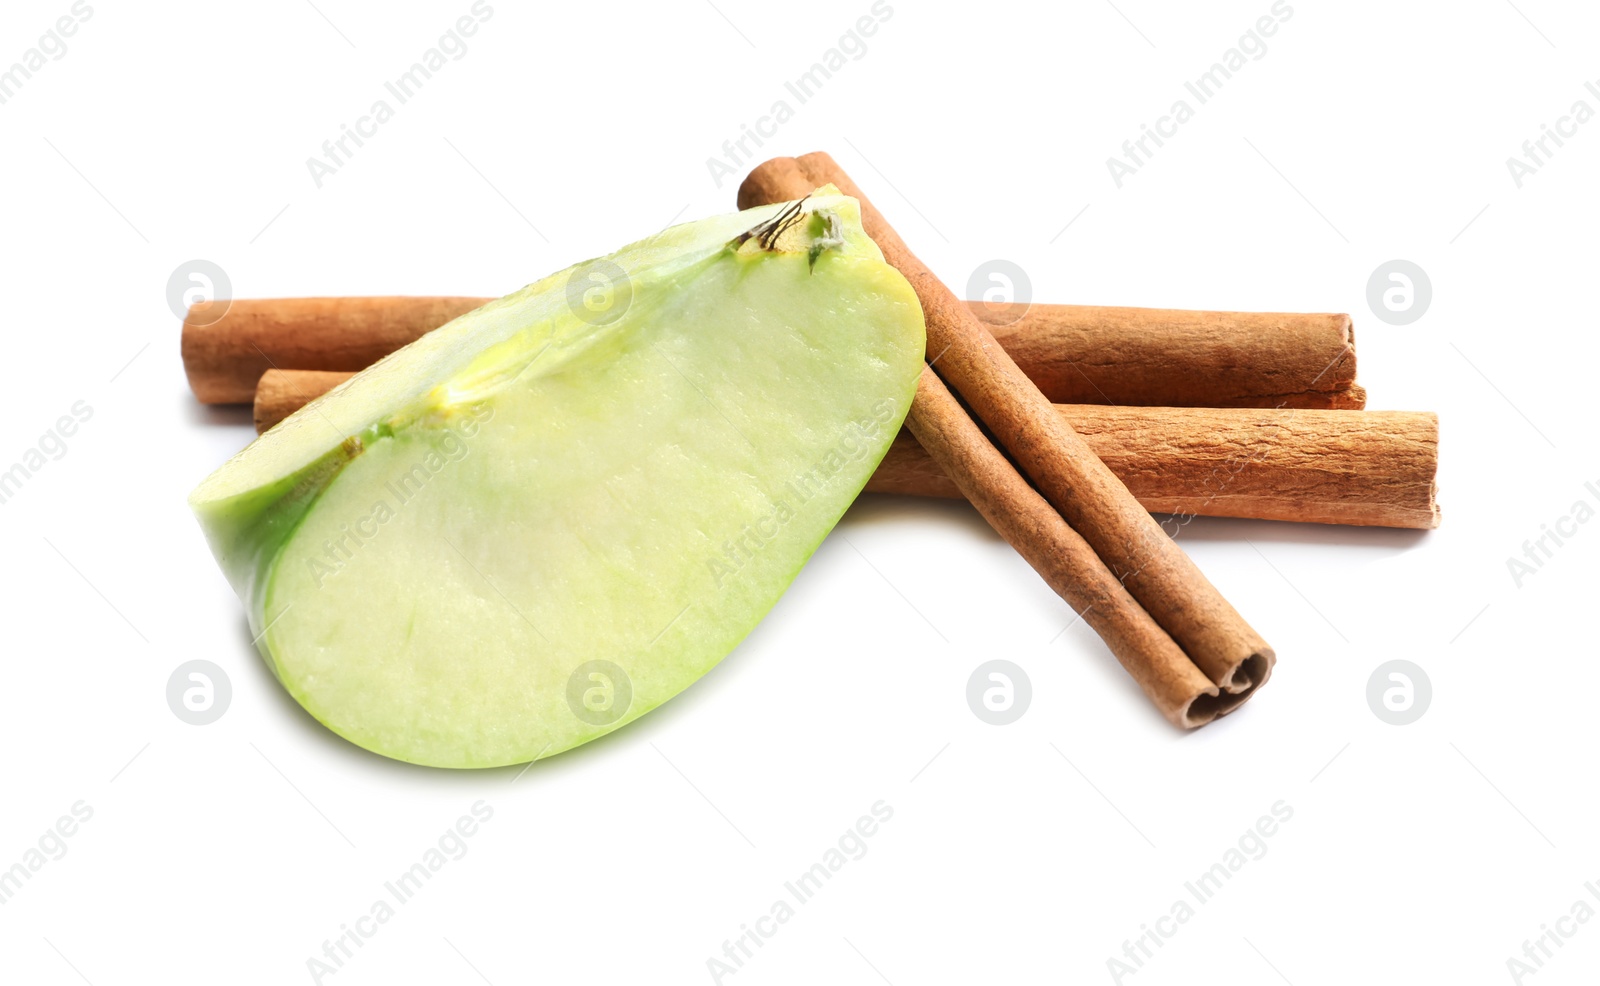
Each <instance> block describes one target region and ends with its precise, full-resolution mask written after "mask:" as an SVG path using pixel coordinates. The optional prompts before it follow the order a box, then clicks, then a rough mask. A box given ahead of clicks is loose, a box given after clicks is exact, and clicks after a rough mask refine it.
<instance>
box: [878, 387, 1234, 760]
mask: <svg viewBox="0 0 1600 986" xmlns="http://www.w3.org/2000/svg"><path fill="white" fill-rule="evenodd" d="M955 403H956V401H955V397H954V396H953V395H952V394H951V393H950V391H949V390H948V389H946V387H945V384H944V381H943V380H941V379H939V375H938V374H936V373H934V372H933V369H932V368H931V367H923V370H922V376H921V377H920V378H919V379H918V380H917V397H916V400H915V401H913V402H912V404H911V413H910V414H909V415H907V417H906V427H908V428H909V429H910V430H911V431H912V432H913V433H914V434H915V435H916V436H917V440H918V441H919V442H921V443H922V445H923V447H924V448H926V449H927V452H928V456H929V458H930V459H931V460H932V461H933V462H934V463H936V464H937V466H938V468H939V469H940V470H941V471H942V472H944V473H945V474H946V475H948V476H949V477H950V479H951V481H952V482H953V483H954V484H955V485H956V486H957V487H958V488H959V490H960V492H961V494H962V495H963V496H965V497H966V498H967V499H968V500H970V501H971V502H972V505H973V506H975V507H977V508H978V512H979V513H980V514H982V515H983V517H984V519H985V520H987V521H988V522H989V524H990V525H991V526H993V527H994V529H995V530H996V531H997V532H999V534H1000V536H1001V537H1003V538H1005V539H1006V541H1008V542H1009V543H1010V544H1012V545H1013V546H1015V547H1016V549H1017V552H1018V553H1019V554H1021V555H1022V557H1023V558H1024V559H1025V560H1026V561H1027V562H1028V564H1029V565H1032V566H1033V570H1034V571H1036V572H1038V573H1039V574H1040V576H1042V577H1043V578H1044V580H1045V582H1046V583H1047V584H1048V585H1049V586H1050V588H1052V589H1054V590H1055V591H1056V593H1057V594H1058V595H1060V596H1061V598H1062V599H1065V600H1066V601H1067V604H1068V605H1069V606H1071V607H1072V608H1073V610H1074V611H1076V612H1077V613H1078V615H1079V616H1081V617H1082V618H1083V621H1084V622H1085V623H1087V624H1089V626H1090V627H1092V628H1093V629H1094V631H1095V632H1096V633H1098V634H1099V635H1100V639H1102V640H1104V641H1105V642H1106V647H1107V648H1109V649H1110V651H1111V653H1112V654H1113V655H1115V656H1116V658H1117V660H1118V662H1120V663H1121V664H1122V666H1123V667H1124V668H1125V669H1127V672H1128V673H1129V674H1130V675H1132V676H1133V679H1134V680H1135V681H1137V682H1138V683H1139V687H1140V688H1141V689H1142V690H1143V691H1144V693H1145V694H1146V695H1148V696H1149V697H1150V699H1151V701H1153V702H1154V703H1155V705H1156V708H1157V709H1160V710H1161V714H1162V715H1163V716H1165V717H1166V718H1167V721H1168V722H1171V723H1172V724H1173V725H1175V726H1179V727H1181V728H1184V729H1192V728H1194V727H1195V726H1203V725H1205V724H1206V723H1208V722H1210V721H1211V720H1212V719H1215V718H1216V717H1217V716H1219V715H1222V714H1224V713H1226V712H1229V711H1231V710H1232V709H1233V708H1234V707H1235V706H1237V705H1238V704H1239V703H1241V702H1243V701H1244V700H1245V699H1246V698H1247V697H1249V694H1250V690H1249V689H1226V690H1225V689H1222V688H1219V687H1218V686H1217V684H1216V683H1214V682H1212V681H1211V680H1210V679H1209V678H1207V677H1206V676H1205V675H1204V674H1202V673H1201V671H1200V669H1199V668H1198V667H1196V666H1195V663H1194V662H1193V661H1192V660H1190V659H1189V657H1188V656H1187V655H1185V654H1184V652H1183V650H1182V649H1181V648H1180V647H1179V646H1178V644H1177V643H1176V642H1175V641H1174V640H1173V639H1172V637H1171V635H1169V634H1168V633H1167V632H1166V631H1164V630H1163V629H1162V628H1161V627H1160V626H1159V625H1157V623H1156V622H1155V620H1153V619H1151V618H1150V614H1149V613H1147V612H1146V611H1145V609H1144V608H1143V607H1142V606H1140V605H1139V603H1138V601H1137V600H1135V599H1134V598H1133V596H1131V595H1129V593H1128V590H1127V588H1126V586H1125V583H1124V580H1122V579H1119V578H1118V577H1117V576H1116V575H1115V574H1113V573H1112V572H1111V570H1110V569H1109V568H1107V567H1106V564H1105V562H1104V561H1103V560H1102V559H1101V558H1100V556H1099V555H1098V554H1097V553H1096V552H1095V549H1094V548H1093V547H1092V546H1090V544H1089V543H1088V542H1087V541H1085V540H1084V539H1083V538H1082V537H1081V536H1079V534H1078V532H1077V531H1075V530H1073V529H1072V527H1071V526H1070V525H1069V524H1068V523H1067V522H1066V521H1065V520H1063V519H1062V517H1061V514H1060V513H1059V512H1058V511H1057V510H1056V509H1055V507H1053V506H1051V505H1050V504H1049V503H1048V502H1046V500H1045V498H1044V497H1042V496H1040V495H1039V493H1038V491H1037V490H1035V489H1034V488H1033V487H1032V486H1030V485H1028V482H1027V480H1025V479H1024V478H1023V477H1022V476H1021V474H1019V473H1018V472H1017V469H1016V467H1015V466H1013V465H1012V464H1011V462H1010V461H1009V460H1008V459H1007V458H1006V457H1005V456H1004V455H1002V454H1001V453H1000V450H999V449H997V448H995V447H994V445H993V444H992V443H991V442H990V441H989V439H988V437H987V436H986V435H984V433H983V431H982V430H981V429H980V428H979V427H978V425H977V423H976V422H974V421H973V420H972V418H970V417H968V416H967V415H966V414H947V413H944V411H943V408H945V407H947V406H949V405H951V404H955ZM957 406H959V405H957Z"/></svg>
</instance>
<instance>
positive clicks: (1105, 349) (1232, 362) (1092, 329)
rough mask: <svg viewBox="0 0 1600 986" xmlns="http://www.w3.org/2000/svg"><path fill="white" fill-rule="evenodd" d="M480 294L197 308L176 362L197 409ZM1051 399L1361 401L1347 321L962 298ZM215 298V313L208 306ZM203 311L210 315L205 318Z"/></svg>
mask: <svg viewBox="0 0 1600 986" xmlns="http://www.w3.org/2000/svg"><path fill="white" fill-rule="evenodd" d="M491 300H492V299H490V298H422V297H374V298H281V299H271V300H263V299H239V300H234V301H231V302H202V303H200V304H199V305H197V306H196V307H195V309H194V310H193V311H192V312H191V313H190V317H189V318H188V319H187V320H186V321H185V323H184V327H183V361H184V366H185V368H186V370H187V372H188V374H189V383H190V387H191V388H192V389H193V390H194V392H195V396H197V397H199V398H200V400H201V402H203V403H206V404H226V403H240V402H248V401H250V400H252V399H253V397H254V395H255V391H256V381H257V380H259V379H260V377H261V374H262V372H263V371H265V370H267V369H270V368H279V369H285V370H341V371H346V372H354V371H356V370H362V369H365V368H366V367H368V366H370V365H371V364H372V363H374V362H375V361H377V359H378V358H379V357H382V356H386V355H388V354H389V353H390V352H392V351H393V350H395V349H398V348H400V347H401V346H403V345H405V344H406V343H409V342H411V341H413V340H415V339H416V338H418V337H419V336H421V335H423V334H424V333H427V332H430V331H432V330H433V329H436V328H438V327H439V326H441V325H443V324H444V323H445V322H448V321H449V320H450V319H453V318H455V317H457V316H459V315H463V314H465V313H467V312H469V311H471V310H472V309H474V308H477V307H479V306H481V305H484V304H487V303H488V302H489V301H491ZM966 304H967V306H968V307H969V308H971V309H972V311H973V312H974V313H975V314H976V315H977V316H978V317H979V318H981V319H984V320H985V322H986V323H987V324H988V325H989V327H990V330H991V331H992V332H993V333H994V336H995V339H996V340H997V341H998V342H999V343H1000V345H1001V346H1003V347H1005V349H1006V351H1007V352H1008V353H1010V354H1011V356H1012V358H1013V359H1015V360H1016V362H1017V365H1018V366H1020V367H1021V368H1022V371H1023V372H1024V373H1026V374H1027V375H1028V377H1029V378H1030V379H1032V380H1033V381H1034V383H1036V384H1038V386H1039V389H1040V390H1041V391H1042V392H1043V393H1044V394H1045V396H1046V397H1048V398H1050V400H1052V401H1054V402H1056V403H1057V404H1123V405H1152V406H1169V407H1314V408H1360V407H1362V406H1363V405H1364V404H1365V403H1366V392H1365V391H1364V390H1362V389H1361V387H1360V386H1359V385H1357V384H1356V383H1355V373H1356V358H1355V348H1354V339H1353V337H1352V334H1351V329H1350V316H1348V315H1324V314H1297V313H1265V312H1200V311H1175V310H1169V309H1159V308H1105V307H1099V306H1093V305H1033V306H1031V307H1029V308H1028V309H1027V311H1026V312H1024V313H1023V314H1022V315H1021V317H1020V318H1016V319H1015V321H1010V319H1012V318H1014V316H1015V312H1013V311H1012V310H1011V308H1010V307H1009V306H1008V307H1007V308H1004V309H996V308H994V307H993V306H991V305H989V304H988V303H986V302H982V301H969V302H967V303H966ZM220 305H227V306H228V307H227V308H226V310H225V312H224V314H223V315H222V316H221V318H220V319H216V318H215V316H216V311H217V309H216V307H215V306H220ZM214 319H215V320H214Z"/></svg>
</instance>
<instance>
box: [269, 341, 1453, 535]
mask: <svg viewBox="0 0 1600 986" xmlns="http://www.w3.org/2000/svg"><path fill="white" fill-rule="evenodd" d="M352 375H353V374H349V373H331V372H324V371H318V370H268V371H267V372H266V373H265V374H263V375H262V377H261V383H260V385H259V386H258V387H257V388H256V404H255V419H256V431H258V432H262V431H266V430H267V429H268V428H271V427H272V426H273V425H275V424H277V423H278V422H279V421H281V420H283V419H284V418H286V417H288V416H289V415H290V414H292V413H293V412H295V411H297V410H299V409H300V407H301V406H302V405H304V404H305V403H306V402H307V401H310V400H311V399H312V398H315V397H320V396H321V395H322V394H324V393H326V392H327V391H329V390H332V389H333V388H334V387H335V386H337V385H338V384H340V383H343V382H344V381H345V380H348V379H349V378H350V377H351V376H352ZM1056 411H1057V412H1058V413H1059V414H1061V416H1062V417H1064V418H1065V419H1066V420H1067V422H1068V423H1070V424H1071V425H1072V427H1073V428H1075V429H1076V430H1077V432H1078V434H1080V435H1082V436H1083V440H1084V441H1086V442H1088V443H1089V447H1090V448H1091V449H1093V450H1094V452H1095V454H1096V455H1098V456H1099V457H1100V460H1101V461H1102V462H1104V463H1105V464H1106V465H1107V466H1109V467H1110V469H1111V471H1112V472H1114V473H1116V475H1117V478H1118V479H1121V480H1122V481H1123V482H1124V483H1126V484H1127V486H1128V489H1129V491H1130V492H1132V493H1133V495H1134V496H1135V497H1136V498H1137V499H1138V500H1139V503H1140V505H1142V506H1143V507H1144V508H1145V509H1146V510H1149V511H1151V512H1153V513H1171V514H1179V515H1188V514H1193V515H1195V516H1199V517H1244V518H1254V519H1259V520H1286V521H1300V522H1305V523H1316V524H1348V525H1357V526H1364V527H1404V528H1419V529H1426V528H1433V527H1437V526H1438V525H1439V508H1438V506H1437V505H1436V504H1435V500H1434V497H1435V492H1436V486H1435V476H1436V474H1437V471H1438V461H1439V459H1438V455H1439V419H1438V417H1437V416H1436V415H1434V414H1432V413H1429V412H1424V411H1364V412H1362V413H1360V414H1346V413H1343V412H1339V411H1322V410H1305V409H1274V408H1265V409H1246V408H1174V407H1148V408H1145V407H1097V406H1089V405H1081V404H1080V405H1057V406H1056ZM867 492H869V493H901V494H906V495H910V496H932V497H959V496H961V495H962V493H961V490H960V488H959V487H958V486H957V485H956V484H955V482H954V481H952V480H951V479H950V477H949V476H948V475H946V474H945V471H944V470H943V469H941V468H939V466H938V464H936V463H935V462H934V461H933V459H931V458H930V457H929V456H928V453H927V452H926V451H924V450H923V448H922V446H921V445H919V444H918V443H917V440H916V438H914V437H913V436H912V435H911V434H910V433H908V432H902V433H901V434H900V436H899V437H897V438H896V439H895V441H894V444H893V445H892V446H891V447H890V449H889V454H888V455H886V456H885V457H884V459H883V462H882V463H880V464H879V466H878V471H877V472H876V473H874V474H873V476H872V478H871V479H870V480H868V481H867ZM1168 523H1169V525H1170V523H1171V522H1170V521H1169V522H1168Z"/></svg>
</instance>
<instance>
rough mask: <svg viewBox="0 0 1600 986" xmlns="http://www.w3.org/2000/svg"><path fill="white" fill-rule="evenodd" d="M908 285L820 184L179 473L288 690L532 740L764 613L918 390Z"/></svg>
mask: <svg viewBox="0 0 1600 986" xmlns="http://www.w3.org/2000/svg"><path fill="white" fill-rule="evenodd" d="M923 345H924V340H923V328H922V312H921V309H920V307H919V305H918V303H917V299H916V296H915V294H914V293H913V292H912V290H911V287H910V286H909V285H908V284H907V283H906V282H905V280H904V279H903V278H902V277H901V276H900V274H899V273H898V272H897V271H895V270H894V269H893V268H891V267H890V266H888V265H887V264H885V263H884V262H883V259H882V255H881V254H880V253H879V252H878V249H877V247H876V246H875V245H874V244H873V243H872V242H871V240H870V239H868V238H867V237H866V235H865V234H864V233H863V232H862V230H861V226H860V217H859V209H858V207H857V204H856V202H855V200H853V199H850V198H847V197H843V196H840V195H838V194H837V193H835V192H834V191H833V190H832V189H831V188H825V189H822V190H819V191H818V192H817V193H816V194H814V195H813V196H811V197H810V198H808V199H807V200H805V201H804V202H803V203H801V204H799V205H798V206H796V205H780V206H769V207H763V208H759V209H752V210H749V211H747V212H743V213H739V214H736V215H730V216H719V217H714V218H711V219H707V220H703V221H701V222H696V223H690V224H686V225H683V226H677V227H673V228H671V229H669V230H666V231H664V232H662V233H660V234H657V235H656V236H654V237H651V238H649V239H646V240H643V241H641V242H639V243H636V244H634V245H632V246H629V247H626V248H624V249H622V250H620V251H618V252H617V253H614V254H612V255H610V256H609V257H606V258H603V259H601V260H596V261H590V262H588V263H586V264H579V265H577V266H576V267H574V268H570V269H568V270H566V271H562V272H560V273H558V274H555V275H552V276H550V277H548V278H545V279H544V280H542V281H539V282H537V283H535V284H532V285H530V286H528V287H527V288H524V289H523V290H522V291H519V292H517V293H516V294H512V295H509V296H507V297H505V298H502V299H500V300H498V301H495V302H492V303H490V304H489V305H486V306H485V307H483V308H481V309H478V310H477V311H474V312H472V313H470V314H467V315H465V316H463V317H461V318H459V319H457V320H455V321H454V322H451V323H450V324H448V325H446V326H444V327H443V328H440V329H438V330H437V331H435V332H431V333H429V334H428V335H427V336H425V337H423V338H422V339H420V340H418V341H417V342H415V343H413V344H412V345H410V346H408V347H406V348H404V349H402V350H400V351H398V352H396V353H395V354H393V355H392V356H390V357H388V358H386V359H384V360H383V361H381V362H380V363H378V364H376V365H375V366H373V367H372V368H371V369H369V370H367V371H365V372H363V373H361V374H359V375H357V376H356V377H354V378H352V379H351V380H349V381H348V382H347V383H345V384H343V385H342V386H340V387H339V388H337V389H335V390H334V391H332V392H330V393H329V394H327V395H326V396H324V397H322V398H320V399H318V400H317V401H314V402H313V403H311V404H309V405H308V406H306V407H305V408H303V409H301V410H300V411H299V412H297V413H295V414H294V415H293V416H291V417H290V418H288V419H286V420H285V421H284V422H283V423H281V424H280V425H279V426H277V427H276V428H274V429H272V430H271V431H269V432H267V433H266V434H265V435H263V436H262V437H261V438H260V439H258V440H257V441H256V442H255V443H254V444H252V445H250V446H249V447H248V448H246V449H245V450H244V451H242V452H240V453H239V454H238V455H237V456H235V457H234V458H233V459H232V460H230V461H229V462H228V463H226V464H225V465H224V466H222V468H220V469H219V470H218V471H217V472H216V473H214V474H213V475H212V476H211V477H210V478H208V479H207V480H206V481H205V482H204V483H203V484H202V485H201V486H200V487H199V488H198V489H197V490H196V491H195V492H194V493H193V494H192V495H191V497H190V504H191V506H192V507H193V509H194V510H195V512H196V514H197V515H198V517H199V519H200V521H201V525H202V527H203V529H204V531H205V534H206V537H207V539H208V541H209V542H210V544H211V547H212V550H213V552H214V553H215V554H216V556H217V559H218V561H219V563H220V564H221V566H222V569H223V571H224V573H225V574H226V575H227V576H228V578H229V580H230V582H231V583H232V584H233V586H234V588H235V590H236V591H237V592H238V593H239V595H240V597H241V598H242V599H243V600H244V602H245V605H246V608H247V611H248V614H249V621H250V627H251V632H252V634H253V635H259V638H258V643H257V646H258V648H259V649H260V650H261V652H262V654H263V656H264V657H265V658H266V660H267V661H268V663H269V665H270V666H271V667H272V669H273V671H274V673H275V674H276V675H277V677H278V679H279V681H281V682H282V684H283V686H284V687H285V688H286V689H287V690H288V691H289V692H290V693H291V694H292V695H293V696H294V698H295V699H296V700H297V701H299V702H300V704H301V705H303V706H304V707H305V708H306V709H307V710H308V711H309V712H310V713H311V714H312V715H313V716H315V717H316V718H317V719H318V720H320V721H321V722H322V723H324V724H325V725H327V726H328V727H329V728H330V729H332V730H333V731H335V732H336V733H338V734H339V735H341V736H344V737H345V738H347V739H349V740H351V741H352V742H354V743H356V744H358V745H360V746H362V747H365V748H367V749H369V750H373V751H376V752H378V753H381V754H384V755H386V756H389V757H393V758H396V759H400V760H405V761H410V762H413V763H421V764H430V765H435V766H444V767H488V766H497V765H504V764H512V763H521V762H525V761H528V760H534V759H538V758H540V757H543V756H549V755H552V754H555V753H559V752H561V751H562V750H566V749H569V748H571V747H573V746H576V745H578V744H580V743H584V742H586V741H588V740H591V739H594V738H595V737H597V736H599V735H602V734H604V733H606V732H609V731H611V730H613V729H616V728H617V727H619V726H621V725H623V724H625V723H627V722H629V721H630V720H632V719H635V718H637V717H638V716H640V715H642V714H643V713H645V712H647V711H649V710H650V709H652V708H654V707H656V706H657V705H659V704H661V703H662V702H664V701H666V700H667V699H669V698H671V697H672V696H673V695H675V694H677V693H678V692H679V691H681V690H682V689H684V688H685V687H687V686H688V685H689V684H691V683H692V682H694V681H695V680H696V679H697V678H699V677H700V676H701V675H703V674H704V673H705V672H706V671H707V670H709V669H710V668H711V667H712V666H713V665H715V664H716V663H717V662H718V661H719V660H721V659H722V658H723V657H724V656H725V655H727V654H728V653H729V652H730V651H731V650H732V649H733V648H734V647H735V645H737V644H738V643H739V641H740V640H741V639H743V638H744V637H745V635H746V634H748V633H749V632H750V630H751V629H752V628H754V626H755V625H756V624H757V623H758V622H759V621H760V620H761V618H762V617H763V616H764V615H765V614H766V613H767V611H768V610H769V609H770V608H771V607H772V605H773V604H774V603H775V602H776V601H777V599H778V598H779V596H780V595H782V593H783V592H784V590H785V589H786V588H787V587H788V585H789V583H790V582H791V581H792V580H793V579H794V577H795V576H796V575H797V574H798V572H799V571H800V569H801V567H802V566H803V565H804V564H805V562H806V560H807V559H808V558H809V557H810V556H811V554H812V552H813V551H815V549H816V548H817V546H818V545H819V544H820V543H821V541H822V539H823V538H824V537H825V536H826V535H827V533H828V532H829V531H830V530H831V529H832V528H833V526H834V524H835V523H836V522H837V521H838V519H839V517H840V516H841V515H842V514H843V513H844V511H845V509H846V508H847V507H848V506H849V504H850V503H851V501H852V500H854V498H855V496H856V494H857V493H858V492H859V491H860V489H861V487H862V486H863V484H864V483H865V482H866V480H867V477H868V476H869V475H870V474H871V473H872V471H873V468H874V467H875V466H876V465H877V463H878V461H879V459H880V458H882V456H883V454H884V452H885V451H886V450H887V449H888V447H889V443H890V441H891V440H892V439H893V438H894V436H895V433H896V431H897V430H898V428H899V426H900V423H901V420H902V418H903V417H904V416H905V414H906V411H907V409H908V408H909V406H910V402H911V398H912V395H913V393H914V392H915V389H916V380H917V375H918V373H919V372H920V370H921V367H922V360H923Z"/></svg>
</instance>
